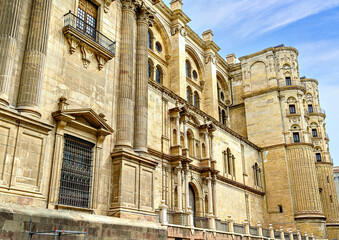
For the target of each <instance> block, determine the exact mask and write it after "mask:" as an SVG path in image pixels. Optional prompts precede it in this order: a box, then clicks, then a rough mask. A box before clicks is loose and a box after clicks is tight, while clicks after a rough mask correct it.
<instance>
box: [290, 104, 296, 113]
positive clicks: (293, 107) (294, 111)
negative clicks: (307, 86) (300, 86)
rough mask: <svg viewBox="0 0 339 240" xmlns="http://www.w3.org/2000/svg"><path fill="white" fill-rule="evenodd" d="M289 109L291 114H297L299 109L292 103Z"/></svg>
mask: <svg viewBox="0 0 339 240" xmlns="http://www.w3.org/2000/svg"><path fill="white" fill-rule="evenodd" d="M288 109H289V113H290V114H296V113H297V109H296V106H295V104H290V105H288ZM291 110H292V111H291Z"/></svg>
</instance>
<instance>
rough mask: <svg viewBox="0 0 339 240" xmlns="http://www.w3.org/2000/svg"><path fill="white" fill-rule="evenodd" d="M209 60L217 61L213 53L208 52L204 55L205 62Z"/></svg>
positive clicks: (214, 62)
mask: <svg viewBox="0 0 339 240" xmlns="http://www.w3.org/2000/svg"><path fill="white" fill-rule="evenodd" d="M210 62H211V63H213V64H216V63H217V58H216V56H215V55H214V54H213V53H210V54H208V55H206V56H205V64H208V63H210Z"/></svg>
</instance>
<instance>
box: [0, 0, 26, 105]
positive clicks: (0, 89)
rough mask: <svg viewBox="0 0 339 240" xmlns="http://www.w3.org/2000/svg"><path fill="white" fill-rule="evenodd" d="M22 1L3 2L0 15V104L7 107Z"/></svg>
mask: <svg viewBox="0 0 339 240" xmlns="http://www.w3.org/2000/svg"><path fill="white" fill-rule="evenodd" d="M22 1H23V0H12V1H4V2H3V4H2V11H1V15H0V23H1V24H0V59H1V61H0V104H4V105H8V104H9V102H8V93H9V86H10V83H11V78H12V72H13V64H14V58H15V55H16V45H17V40H18V29H19V24H20V18H21V10H22Z"/></svg>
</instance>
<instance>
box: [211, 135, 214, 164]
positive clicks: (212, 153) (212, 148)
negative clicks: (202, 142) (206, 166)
mask: <svg viewBox="0 0 339 240" xmlns="http://www.w3.org/2000/svg"><path fill="white" fill-rule="evenodd" d="M210 138H211V153H210V155H211V160H212V161H213V160H214V144H213V138H214V135H213V133H210Z"/></svg>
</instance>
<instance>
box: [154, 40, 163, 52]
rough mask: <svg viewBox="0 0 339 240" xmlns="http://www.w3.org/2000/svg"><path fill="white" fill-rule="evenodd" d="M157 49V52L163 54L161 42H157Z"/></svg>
mask: <svg viewBox="0 0 339 240" xmlns="http://www.w3.org/2000/svg"><path fill="white" fill-rule="evenodd" d="M155 48H156V49H157V51H158V52H159V53H161V52H162V46H161V44H160V43H159V42H156V44H155Z"/></svg>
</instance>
